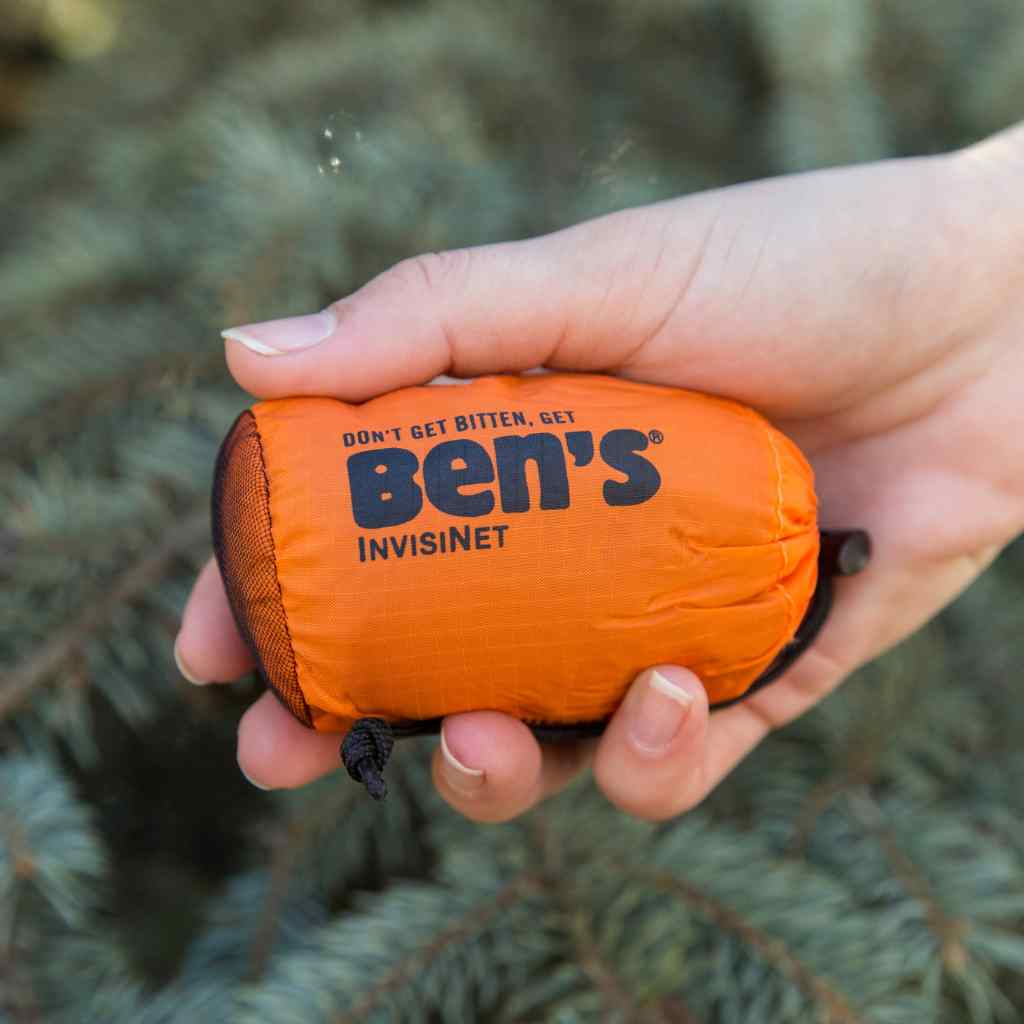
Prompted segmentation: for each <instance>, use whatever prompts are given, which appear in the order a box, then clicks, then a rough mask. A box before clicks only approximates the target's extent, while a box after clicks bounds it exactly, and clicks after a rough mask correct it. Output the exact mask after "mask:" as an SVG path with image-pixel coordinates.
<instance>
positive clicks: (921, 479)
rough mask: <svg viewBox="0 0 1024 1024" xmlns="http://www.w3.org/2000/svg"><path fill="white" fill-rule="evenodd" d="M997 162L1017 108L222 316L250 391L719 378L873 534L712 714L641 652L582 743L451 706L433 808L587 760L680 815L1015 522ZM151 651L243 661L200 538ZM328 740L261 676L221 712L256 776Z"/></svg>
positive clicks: (231, 355) (683, 682) (564, 776)
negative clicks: (314, 306) (956, 135)
mask: <svg viewBox="0 0 1024 1024" xmlns="http://www.w3.org/2000/svg"><path fill="white" fill-rule="evenodd" d="M1022 174H1024V128H1022V127H1019V128H1017V129H1016V130H1014V131H1011V132H1007V133H1004V134H1003V135H1001V136H996V137H994V138H993V139H990V140H987V141H986V142H984V143H982V144H979V145H978V146H975V147H971V148H969V149H966V150H963V151H960V152H958V153H955V154H952V155H949V156H942V157H929V158H921V159H912V160H902V161H889V162H885V163H879V164H871V165H864V166H860V167H856V168H847V169H839V170H832V171H825V172H817V173H814V174H807V175H799V176H792V177H787V178H779V179H774V180H769V181H764V182H759V183H755V184H751V185H744V186H738V187H734V188H728V189H722V190H718V191H714V192H708V193H703V194H699V195H695V196H689V197H686V198H683V199H679V200H674V201H671V202H665V203H659V204H656V205H653V206H649V207H644V208H640V209H633V210H626V211H622V212H619V213H615V214H611V215H609V216H606V217H602V218H599V219H597V220H594V221H590V222H587V223H584V224H581V225H578V226H576V227H573V228H570V229H567V230H564V231H560V232H557V233H555V234H552V235H548V236H545V237H543V238H538V239H533V240H529V241H524V242H513V243H506V244H501V245H494V246H487V247H482V248H478V249H473V250H458V251H453V252H447V253H433V254H429V255H426V256H421V257H417V258H415V259H411V260H408V261H405V262H403V263H401V264H399V265H398V266H396V267H394V268H392V269H391V270H389V271H387V272H386V273H384V274H382V275H381V276H379V277H378V278H376V279H374V280H373V281H371V282H370V283H369V284H367V285H366V286H365V287H364V288H362V289H361V290H359V291H358V292H356V293H355V294H354V295H352V296H349V297H348V298H345V299H342V300H340V301H339V302H336V303H334V304H333V305H332V306H331V307H329V310H328V311H326V312H325V313H321V314H314V315H312V316H309V317H300V318H296V319H294V320H288V321H273V322H271V323H266V324H257V325H249V326H246V327H244V328H239V329H237V330H234V331H230V332H227V336H228V340H227V359H228V364H229V366H230V368H231V371H232V373H233V374H234V376H235V378H236V379H237V380H238V382H239V383H240V384H241V386H242V387H244V388H245V389H247V390H248V391H250V392H252V394H254V395H255V396H257V397H258V398H277V397H283V396H289V395H303V394H315V395H333V396H336V397H338V398H341V399H344V400H346V401H352V402H359V401H363V400H365V399H368V398H370V397H372V396H374V395H377V394H381V393H383V392H386V391H390V390H393V389H395V388H399V387H404V386H408V385H413V384H421V383H424V382H426V381H429V380H431V379H432V378H434V377H435V376H437V375H439V374H451V375H454V376H457V377H470V376H475V375H479V374H485V373H499V372H517V371H522V370H526V369H529V368H534V367H541V366H543V367H547V368H550V369H559V370H579V371H591V372H604V373H617V374H621V375H622V376H624V377H629V378H631V379H635V380H642V381H649V382H653V383H658V384H667V385H672V386H677V387H682V388H690V389H694V390H699V391H706V392H709V393H712V394H717V395H724V396H727V397H730V398H734V399H737V400H739V401H742V402H745V403H747V404H749V405H751V406H753V407H755V408H756V409H758V410H760V411H761V412H763V413H764V414H765V415H766V416H767V417H768V418H769V419H770V420H771V421H772V422H773V423H775V424H776V425H777V426H778V427H780V429H782V430H783V431H784V432H785V433H787V434H788V435H789V436H790V437H792V438H793V439H794V440H795V441H796V442H797V444H798V445H800V447H801V448H802V449H803V451H804V452H805V453H806V454H807V456H808V458H809V460H810V462H811V464H812V465H813V468H814V470H815V474H816V478H817V491H818V495H819V498H820V514H821V521H822V525H823V526H824V527H833V528H845V527H857V528H863V529H867V530H868V531H869V532H870V533H871V535H872V538H873V541H874V550H875V556H874V559H873V562H872V564H871V566H870V567H869V568H868V569H867V570H866V571H865V572H864V573H862V574H861V575H860V576H857V577H855V578H852V579H850V580H840V581H838V583H837V584H836V602H835V607H834V610H833V612H832V615H831V617H830V619H829V621H828V623H827V624H826V626H825V628H824V630H823V631H822V633H821V635H820V637H819V638H818V640H817V641H816V642H815V644H814V645H813V646H812V647H811V649H810V650H809V651H808V652H806V653H805V654H804V655H803V656H802V657H801V658H799V659H798V660H797V662H796V663H795V664H794V665H793V666H792V667H791V668H790V669H789V670H788V671H787V672H786V673H785V674H784V675H783V676H782V677H781V678H780V679H779V680H777V681H776V682H774V683H772V684H771V685H770V686H767V687H765V688H764V689H763V690H760V691H758V692H757V693H756V694H753V695H751V696H750V697H749V698H748V699H747V700H745V701H743V702H741V703H739V704H737V705H734V706H732V707H730V708H728V709H726V710H723V711H721V712H716V713H715V715H714V716H713V717H711V718H709V715H708V707H707V698H706V696H705V694H704V690H703V687H702V686H701V684H700V682H699V680H698V679H697V678H696V677H695V676H694V675H693V674H692V673H690V672H688V671H687V670H686V669H685V668H681V667H678V666H658V667H657V670H656V672H647V673H644V674H642V675H641V676H640V678H639V679H638V680H637V681H636V682H635V683H634V685H633V686H632V688H631V690H630V691H629V693H628V695H627V697H626V699H625V701H624V702H623V705H622V707H620V709H619V710H618V711H617V713H616V714H615V716H614V717H613V719H612V720H611V722H610V723H609V725H608V728H607V730H606V732H605V733H604V735H603V736H602V737H601V738H600V740H599V741H588V742H586V743H579V744H575V745H564V746H562V745H552V746H549V747H545V748H544V749H543V750H542V749H541V747H540V746H539V745H538V743H537V741H536V740H535V739H534V737H533V735H532V733H531V732H530V731H529V729H528V728H527V727H526V726H525V725H523V724H522V723H521V722H518V721H516V720H514V719H511V718H508V717H506V716H504V715H500V714H497V713H496V712H488V711H479V712H472V713H466V714H459V715H453V716H450V717H449V718H447V719H446V720H445V723H444V727H443V732H442V744H441V749H439V751H438V752H437V753H436V754H435V758H434V778H435V781H436V783H437V786H438V788H439V790H440V791H441V793H442V795H443V796H444V797H445V798H446V799H447V800H448V801H449V802H450V803H451V804H452V805H453V806H454V807H456V808H457V809H458V810H460V811H462V812H463V813H464V814H466V815H468V816H469V817H471V818H474V819H476V820H479V821H500V820H505V819H508V818H511V817H514V816H516V815H518V814H520V813H522V812H523V811H525V810H527V809H528V808H529V807H530V806H532V805H533V804H535V803H536V802H537V801H539V800H541V799H543V798H544V797H546V796H547V795H550V794H551V793H553V792H555V791H556V790H558V789H559V788H561V787H562V786H564V785H565V784H566V782H567V781H568V780H569V779H570V778H571V777H572V776H573V775H574V774H575V773H576V772H578V771H579V770H580V769H581V767H583V765H584V764H585V763H587V762H588V761H590V760H592V762H593V770H594V774H595V777H596V780H597V782H598V784H599V785H600V786H601V788H602V789H603V790H604V792H605V793H606V794H607V796H608V797H609V799H611V800H612V801H613V802H614V803H615V804H617V805H618V806H619V807H621V808H622V809H624V810H626V811H628V812H630V813H632V814H635V815H638V816H641V817H645V818H650V819H662V818H666V817H670V816H673V815H676V814H679V813H680V812H682V811H684V810H686V809H688V808H690V807H692V806H693V805H694V804H696V803H697V802H699V801H700V800H701V799H702V798H703V797H704V796H705V795H706V794H707V793H708V792H709V791H710V790H711V789H712V788H713V787H714V786H715V785H716V784H717V783H718V782H719V781H720V780H721V779H722V777H723V776H725V775H726V774H727V773H728V772H729V771H730V770H731V769H732V768H733V767H734V766H735V765H736V763H737V762H738V761H739V760H740V759H741V758H742V757H744V756H745V755H746V754H747V753H748V752H749V751H750V750H751V748H752V747H754V746H755V745H756V744H757V743H758V742H759V741H760V740H761V739H763V738H764V737H765V736H766V735H767V734H768V733H769V732H770V731H771V730H772V729H774V728H777V727H778V726H781V725H783V724H784V723H786V722H788V721H790V720H791V719H793V718H795V717H796V716H798V715H800V714H801V713H803V712H804V711H806V710H807V709H808V708H809V707H811V706H812V705H813V704H815V703H816V702H817V701H818V700H820V699H821V698H822V697H823V696H824V695H825V694H827V693H828V692H829V691H831V690H832V689H833V688H834V687H835V686H836V685H837V684H838V683H839V682H840V681H841V680H842V679H843V678H844V677H845V676H847V675H848V674H849V673H850V672H852V671H853V670H854V669H855V668H857V667H858V666H859V665H861V664H863V663H865V662H866V661H869V660H870V659H872V658H874V657H876V656H877V655H879V654H881V653H882V652H883V651H885V650H886V649H887V648H889V647H891V646H892V645H893V644H895V643H897V642H898V641H899V640H901V639H902V638H903V637H905V636H907V635H908V634H909V633H911V632H913V631H914V630H915V629H917V628H918V627H919V626H920V625H922V624H923V623H924V622H925V621H927V620H928V619H929V618H931V617H932V616H933V615H934V614H936V613H937V612H938V611H939V610H940V609H941V608H942V607H943V606H944V605H946V604H947V603H948V602H949V601H951V600H952V599H953V598H954V597H955V596H956V595H957V594H958V593H959V592H960V591H961V590H962V589H963V588H964V587H965V586H967V584H969V583H970V582H971V581H972V580H973V579H974V578H975V577H976V576H977V575H978V573H979V572H981V570H982V569H983V568H984V567H985V566H987V565H988V564H989V563H990V562H991V560H992V559H993V558H994V557H995V555H996V554H997V553H998V552H999V550H1000V549H1001V548H1002V547H1003V546H1004V545H1005V544H1006V543H1008V542H1009V541H1010V540H1011V539H1012V538H1013V537H1014V536H1015V535H1016V534H1017V533H1018V532H1019V531H1020V530H1021V529H1022V528H1024V402H1022V398H1024V386H1022V381H1024V193H1022V192H1021V190H1020V189H1019V182H1020V180H1021V177H1022ZM175 652H176V656H177V657H178V660H179V665H180V666H181V667H182V670H183V673H184V674H186V675H187V677H189V678H192V679H194V680H195V679H199V680H216V681H221V680H230V679H234V678H236V677H238V676H239V675H241V674H243V673H245V672H246V671H249V670H250V669H251V668H252V661H251V658H250V656H249V653H248V651H247V650H246V648H245V646H244V644H243V642H242V640H241V638H240V637H239V635H238V633H237V631H236V629H235V626H234V623H233V621H232V617H231V614H230V610H229V608H228V604H227V599H226V597H225V594H224V587H223V584H222V582H221V579H220V576H219V574H218V570H217V567H216V564H215V563H214V562H213V561H212V560H211V561H210V562H209V563H208V564H207V565H206V567H205V568H204V569H203V571H202V572H201V574H200V576H199V579H198V581H197V583H196V586H195V588H194V590H193V593H192V595H191V597H190V599H189V602H188V605H187V607H186V609H185V613H184V618H183V624H182V629H181V633H180V634H179V637H178V640H177V642H176V644H175ZM652 723H654V724H652ZM655 726H656V727H655ZM338 746H339V744H338V738H337V737H334V736H329V735H323V734H318V733H314V732H312V731H311V730H308V729H306V728H305V727H303V726H302V725H301V724H300V723H298V722H297V721H296V720H294V719H293V718H292V717H291V716H290V715H289V713H288V712H287V711H286V710H285V709H284V708H283V707H282V706H281V705H280V704H279V702H278V701H277V700H276V699H275V698H274V697H273V695H272V694H269V693H267V694H264V695H263V696H262V697H261V698H260V699H259V700H258V701H257V702H256V703H255V704H254V705H253V706H252V707H251V708H250V709H249V710H248V711H247V712H246V714H245V715H244V716H243V718H242V721H241V723H240V726H239V738H238V759H239V764H240V765H241V767H242V769H243V771H244V772H245V774H246V775H247V776H248V777H249V778H250V780H251V781H253V782H255V783H256V784H257V785H261V786H264V787H291V786H298V785H302V784H304V783H307V782H309V781H311V780H313V779H314V778H316V777H318V776H320V775H322V774H324V773H326V772H328V771H331V770H335V769H337V768H338V767H339V766H340V762H339V758H338ZM456 759H457V760H456ZM459 763H461V764H462V765H464V766H468V768H469V769H470V771H468V772H467V771H465V770H460V769H459V767H458V764H459Z"/></svg>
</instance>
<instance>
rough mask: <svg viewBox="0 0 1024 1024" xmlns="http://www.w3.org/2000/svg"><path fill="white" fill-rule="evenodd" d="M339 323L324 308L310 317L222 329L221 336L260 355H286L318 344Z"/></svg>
mask: <svg viewBox="0 0 1024 1024" xmlns="http://www.w3.org/2000/svg"><path fill="white" fill-rule="evenodd" d="M336 326H337V320H336V319H335V317H334V314H333V313H332V312H331V311H330V310H329V309H325V310H324V311H323V312H321V313H310V314H309V315H308V316H292V317H288V318H286V319H284V320H265V321H263V323H259V324H243V325H242V326H241V327H229V328H228V329H227V330H226V331H221V332H220V336H221V337H222V338H231V339H232V340H233V341H240V342H241V343H242V344H243V345H244V346H245V347H246V348H247V349H250V350H251V351H253V352H257V353H258V354H259V355H261V356H283V355H287V354H288V353H289V352H298V351H299V349H303V348H312V347H313V346H314V345H319V344H320V342H321V341H323V340H324V338H326V337H328V336H329V335H330V334H331V332H332V331H333V330H334V328H335V327H336Z"/></svg>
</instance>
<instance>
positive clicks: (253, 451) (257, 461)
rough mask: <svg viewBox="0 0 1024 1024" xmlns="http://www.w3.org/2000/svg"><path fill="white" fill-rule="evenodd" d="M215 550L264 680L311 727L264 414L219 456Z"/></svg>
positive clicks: (244, 425)
mask: <svg viewBox="0 0 1024 1024" xmlns="http://www.w3.org/2000/svg"><path fill="white" fill-rule="evenodd" d="M213 550H214V554H215V555H216V557H217V564H218V565H219V566H220V571H221V575H222V576H223V577H224V586H225V588H226V590H227V594H228V601H229V603H230V605H231V610H232V612H233V613H234V616H235V621H236V622H237V623H238V628H239V630H240V631H241V634H242V636H243V637H244V638H245V641H246V643H247V644H248V645H249V648H250V649H251V650H252V653H253V655H254V657H255V658H256V665H257V668H258V670H259V673H260V675H261V676H262V677H263V679H264V681H265V682H266V684H267V685H268V686H269V687H270V688H271V689H272V690H273V691H274V692H275V693H276V694H277V695H278V697H280V698H281V700H282V701H283V702H284V704H285V706H286V707H287V708H288V709H289V710H290V711H291V712H292V714H294V715H295V717H296V718H298V719H299V721H301V722H303V723H304V724H305V725H311V724H312V718H311V717H310V713H309V705H308V704H307V703H306V699H305V697H303V695H302V691H301V690H300V689H299V683H298V679H297V677H296V673H295V654H294V651H293V650H292V642H291V637H290V636H289V633H288V621H287V619H286V617H285V611H284V604H283V603H282V600H281V585H280V583H279V581H278V576H277V560H276V558H275V555H274V538H273V535H272V533H271V520H270V485H269V483H268V481H267V474H266V467H265V465H264V462H263V446H262V444H261V442H260V435H259V431H258V429H257V427H256V417H255V416H253V414H252V413H251V412H250V411H248V410H246V411H245V412H243V413H242V414H241V415H240V416H239V417H238V419H237V420H235V423H234V426H233V427H232V428H231V430H230V432H229V433H228V436H227V437H226V438H225V439H224V443H223V445H221V449H220V454H219V455H218V456H217V466H216V470H215V472H214V481H213Z"/></svg>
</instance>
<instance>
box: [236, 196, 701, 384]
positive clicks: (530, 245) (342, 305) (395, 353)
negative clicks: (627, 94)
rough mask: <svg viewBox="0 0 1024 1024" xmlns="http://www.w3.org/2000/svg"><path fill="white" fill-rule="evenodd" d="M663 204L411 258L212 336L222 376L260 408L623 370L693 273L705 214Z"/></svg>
mask: <svg viewBox="0 0 1024 1024" xmlns="http://www.w3.org/2000/svg"><path fill="white" fill-rule="evenodd" d="M674 205H677V204H671V203H666V204H661V205H660V206H655V207H646V208H641V209H637V210H627V211H622V212H618V213H614V214H610V215H608V216H605V217H602V218H599V219H597V220H593V221H588V222H586V223H583V224H580V225H577V226H575V227H572V228H568V229H566V230H564V231H559V232H556V233H554V234H550V235H545V236H542V237H539V238H533V239H529V240H525V241H518V242H506V243H501V244H497V245H488V246H480V247H477V248H468V249H454V250H450V251H446V252H431V253H425V254H423V255H419V256H415V257H413V258H411V259H407V260H404V261H402V262H401V263H398V264H396V265H395V266H393V267H392V268H390V269H389V270H387V271H385V272H384V273H382V274H380V275H379V276H378V277H376V278H374V279H373V280H372V281H370V282H369V283H368V284H366V285H365V286H364V287H363V288H361V289H359V291H357V292H355V293H354V294H352V295H350V296H348V297H346V298H344V299H341V300H339V301H338V302H335V303H333V304H332V305H331V306H329V307H327V309H326V310H323V311H322V312H319V313H315V314H313V315H311V316H300V317H295V318H291V319H287V320H273V321H269V322H266V323H260V324H248V325H245V326H242V327H236V328H231V329H230V330H227V331H224V332H223V334H224V337H225V338H226V339H227V341H228V345H227V358H228V363H229V366H230V367H231V371H232V373H233V374H234V375H235V377H236V379H237V380H238V382H239V383H240V384H241V385H242V387H244V388H245V389H246V390H248V391H250V392H252V393H253V394H255V395H257V396H258V397H260V398H278V397H284V396H291V395H301V394H320V395H323V394H329V395H332V396H335V397H338V398H342V399H345V400H347V401H362V400H364V399H367V398H370V397H373V396H374V395H377V394H382V393H384V392H386V391H390V390H393V389H395V388H399V387H405V386H409V385H414V384H422V383H424V382H426V381H428V380H430V379H431V378H433V377H435V376H437V375H439V374H452V375H454V376H458V377H472V376H478V375H481V374H487V373H505V372H511V373H514V372H518V371H522V370H526V369H530V368H534V367H538V366H549V367H551V368H559V369H569V370H590V371H615V370H621V369H624V368H625V367H626V366H627V364H628V363H629V362H630V358H631V355H632V353H633V352H634V351H635V350H636V349H637V347H638V346H642V345H643V343H644V341H645V340H646V339H647V338H648V337H650V336H651V335H653V334H654V333H655V331H656V330H657V327H658V324H659V322H660V321H662V320H664V319H665V316H666V311H667V310H669V309H671V308H672V307H673V306H674V305H675V304H676V303H677V302H678V300H679V298H680V291H681V290H683V284H681V282H683V283H685V282H686V281H687V280H689V279H690V278H691V277H692V276H693V274H694V272H695V270H696V267H697V266H698V264H699V262H700V252H701V237H702V235H703V234H705V233H706V231H707V223H708V222H709V220H710V217H711V203H710V202H707V201H699V202H693V203H692V204H691V206H692V208H691V209H689V210H688V211H687V215H686V216H685V217H679V216H678V215H676V216H673V215H672V213H670V211H669V209H667V208H669V207H672V206H674ZM669 224H671V227H672V236H673V237H672V240H671V243H670V242H669V240H668V239H667V237H665V236H666V235H667V228H668V226H669ZM272 356H281V357H283V358H268V357H272Z"/></svg>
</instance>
